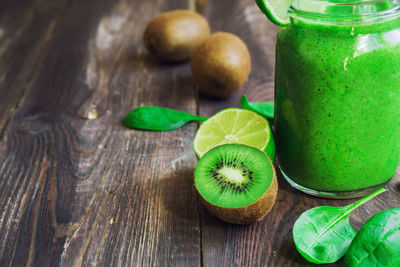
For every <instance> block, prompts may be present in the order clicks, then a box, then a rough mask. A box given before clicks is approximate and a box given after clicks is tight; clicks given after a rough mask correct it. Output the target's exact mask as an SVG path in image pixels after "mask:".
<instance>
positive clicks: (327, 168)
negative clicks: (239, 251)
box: [274, 0, 400, 198]
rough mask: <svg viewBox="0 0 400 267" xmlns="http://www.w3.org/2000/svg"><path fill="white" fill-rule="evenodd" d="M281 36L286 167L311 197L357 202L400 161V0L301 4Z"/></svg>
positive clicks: (281, 131) (281, 155) (279, 112)
mask: <svg viewBox="0 0 400 267" xmlns="http://www.w3.org/2000/svg"><path fill="white" fill-rule="evenodd" d="M289 15H290V20H291V23H290V25H289V26H288V27H287V28H283V29H281V30H280V31H279V33H278V38H277V47H276V70H275V71H276V73H275V105H276V107H275V120H274V126H275V133H276V144H277V161H278V164H279V167H280V169H281V171H282V173H283V175H284V177H285V178H286V180H287V181H288V182H289V183H290V184H291V185H292V186H293V187H295V188H297V189H300V190H302V191H304V192H306V193H309V194H312V195H318V196H325V197H331V198H352V197H359V196H363V195H366V194H368V193H370V192H371V191H374V190H376V189H377V187H381V186H383V185H384V184H386V183H387V182H388V181H389V180H390V179H391V178H392V177H393V176H394V175H395V172H396V167H397V165H398V163H399V155H400V0H386V1H365V0H364V1H363V0H341V1H338V0H294V1H293V2H292V6H291V8H290V10H289Z"/></svg>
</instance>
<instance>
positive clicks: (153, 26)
mask: <svg viewBox="0 0 400 267" xmlns="http://www.w3.org/2000/svg"><path fill="white" fill-rule="evenodd" d="M209 35H210V27H209V25H208V22H207V21H206V20H205V19H204V17H203V16H201V15H200V14H198V13H196V12H193V11H190V10H174V11H169V12H165V13H161V14H160V15H158V16H157V17H155V18H154V19H152V20H151V21H150V22H149V23H148V25H147V27H146V29H145V32H144V35H143V41H144V44H145V47H146V48H147V50H148V51H149V52H150V53H151V54H154V55H155V56H157V57H158V58H159V59H161V60H162V61H165V62H178V61H184V60H188V59H189V58H190V56H191V54H192V52H193V51H194V49H195V48H196V47H197V46H198V45H199V44H200V43H202V42H203V41H204V40H205V39H206V38H207V37H208V36H209Z"/></svg>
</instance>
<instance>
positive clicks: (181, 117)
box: [122, 106, 207, 131]
mask: <svg viewBox="0 0 400 267" xmlns="http://www.w3.org/2000/svg"><path fill="white" fill-rule="evenodd" d="M206 119H207V118H205V117H200V116H196V115H192V114H190V113H187V112H184V111H180V110H174V109H169V108H162V107H155V106H143V107H138V108H135V109H133V110H132V111H131V112H129V113H128V114H127V115H126V116H125V118H124V119H123V121H122V123H123V124H124V125H125V126H126V127H128V128H134V129H142V130H153V131H169V130H175V129H178V128H180V127H182V126H183V125H185V124H186V123H188V122H190V121H205V120H206Z"/></svg>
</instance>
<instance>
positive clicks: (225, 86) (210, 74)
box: [191, 32, 251, 98]
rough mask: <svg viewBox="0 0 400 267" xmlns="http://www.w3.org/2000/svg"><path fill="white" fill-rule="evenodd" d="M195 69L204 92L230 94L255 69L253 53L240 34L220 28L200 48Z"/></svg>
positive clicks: (221, 95)
mask: <svg viewBox="0 0 400 267" xmlns="http://www.w3.org/2000/svg"><path fill="white" fill-rule="evenodd" d="M191 70H192V76H193V80H194V81H195V82H196V84H197V85H198V87H199V91H200V92H201V93H203V94H205V95H208V96H213V97H217V98H227V97H229V96H231V95H232V94H233V93H235V92H236V91H237V90H238V89H239V88H240V87H242V85H243V84H244V82H245V81H246V80H247V78H248V76H249V73H250V70H251V58H250V53H249V50H248V49H247V46H246V44H245V43H244V42H243V41H242V40H241V39H240V38H239V37H238V36H236V35H234V34H231V33H227V32H217V33H214V34H213V35H211V36H210V37H209V38H207V39H206V40H205V41H204V42H203V43H202V44H201V45H199V46H198V47H197V48H196V50H195V51H194V53H193V55H192V58H191Z"/></svg>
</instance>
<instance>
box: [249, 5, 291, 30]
mask: <svg viewBox="0 0 400 267" xmlns="http://www.w3.org/2000/svg"><path fill="white" fill-rule="evenodd" d="M255 2H256V4H257V6H258V7H259V8H260V9H261V11H262V13H264V14H265V15H266V16H267V18H268V19H269V20H270V21H271V22H272V23H274V24H276V25H278V26H281V27H286V26H288V25H289V24H290V19H289V15H288V10H289V7H290V5H291V3H292V1H291V0H255Z"/></svg>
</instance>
